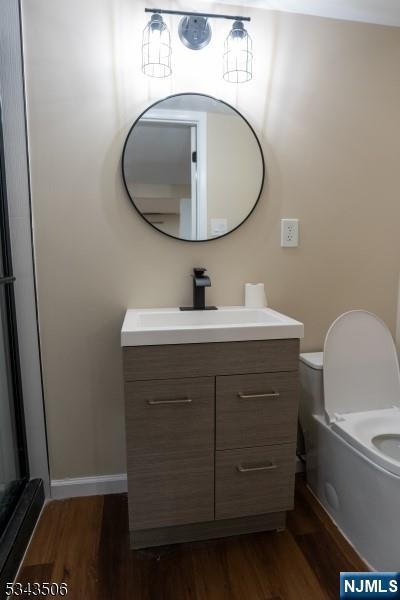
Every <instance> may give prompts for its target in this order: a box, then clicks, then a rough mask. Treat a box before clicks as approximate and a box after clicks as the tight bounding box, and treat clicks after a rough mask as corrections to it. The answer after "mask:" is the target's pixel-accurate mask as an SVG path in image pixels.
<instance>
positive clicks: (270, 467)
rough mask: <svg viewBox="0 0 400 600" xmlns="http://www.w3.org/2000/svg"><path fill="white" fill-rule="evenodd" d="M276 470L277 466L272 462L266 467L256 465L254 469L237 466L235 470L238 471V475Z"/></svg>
mask: <svg viewBox="0 0 400 600" xmlns="http://www.w3.org/2000/svg"><path fill="white" fill-rule="evenodd" d="M277 468H278V466H277V465H276V464H275V463H273V462H270V463H268V464H267V465H258V466H254V467H251V466H248V467H245V466H244V465H238V466H237V470H238V471H239V473H251V472H254V471H274V470H275V469H277Z"/></svg>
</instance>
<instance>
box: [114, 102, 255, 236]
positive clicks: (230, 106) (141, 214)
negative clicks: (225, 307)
mask: <svg viewBox="0 0 400 600" xmlns="http://www.w3.org/2000/svg"><path fill="white" fill-rule="evenodd" d="M180 96H202V97H203V98H210V99H211V100H214V101H215V102H220V103H221V104H224V105H225V106H228V107H229V108H230V109H231V110H233V111H234V112H235V113H236V114H237V115H239V117H241V118H242V119H243V121H244V122H245V123H246V124H247V126H248V127H249V129H250V131H251V132H252V134H253V135H254V138H255V140H256V142H257V146H258V149H259V151H260V156H261V164H262V178H261V185H260V191H259V193H258V196H257V199H256V201H255V202H254V205H253V208H252V209H251V210H250V212H249V213H248V214H247V215H246V217H245V218H244V219H243V221H241V222H240V223H239V224H238V225H236V227H234V228H233V229H231V230H230V231H227V232H226V233H224V234H223V235H219V236H216V237H213V238H207V239H204V240H185V239H184V238H180V237H178V236H176V235H171V234H170V233H166V232H165V231H162V230H161V229H159V228H158V227H156V226H155V225H153V223H150V221H148V220H147V219H146V217H145V216H144V215H143V213H142V212H141V211H140V210H139V208H138V207H137V206H136V203H135V200H134V199H133V198H132V196H131V195H130V193H129V189H128V185H127V182H126V178H125V171H124V159H125V152H126V147H127V144H128V140H129V136H130V135H131V133H132V131H133V129H134V128H135V127H136V125H137V124H138V123H139V121H140V119H141V118H142V117H143V116H144V115H145V114H146V113H147V112H148V111H149V110H151V109H152V108H154V107H155V106H157V105H158V104H160V103H161V102H164V101H165V100H170V99H171V98H178V97H180ZM121 171H122V180H123V182H124V187H125V190H126V193H127V194H128V197H129V200H130V201H131V203H132V204H133V206H134V208H135V210H136V212H137V213H138V214H139V215H140V216H141V218H142V219H143V221H145V222H146V223H147V224H148V225H150V227H152V228H153V229H155V230H156V231H158V233H162V234H163V235H166V236H167V237H169V238H172V239H173V240H178V241H180V242H189V243H204V242H213V241H216V240H221V239H222V238H224V237H226V236H227V235H230V234H231V233H233V232H234V231H236V230H237V229H239V227H241V226H242V225H243V223H245V222H246V221H247V219H249V218H250V216H251V215H252V214H253V212H254V211H255V209H256V207H257V205H258V203H259V200H260V198H261V194H262V192H263V189H264V183H265V171H266V169H265V160H264V153H263V150H262V147H261V143H260V140H259V139H258V136H257V134H256V132H255V131H254V129H253V127H252V126H251V125H250V123H249V121H248V120H247V119H246V118H245V117H244V116H243V115H242V113H241V112H240V111H238V110H237V109H236V108H235V107H234V106H232V105H231V104H229V103H228V102H225V101H224V100H221V99H219V98H214V96H210V95H209V94H202V93H200V92H180V93H179V94H171V95H170V96H166V97H165V98H162V99H161V100H157V101H156V102H153V104H150V106H148V107H147V108H146V110H144V111H143V112H142V113H141V114H140V115H139V116H138V118H137V119H136V120H135V122H134V123H133V125H132V127H131V128H130V129H129V131H128V134H127V136H126V139H125V142H124V146H123V149H122V160H121Z"/></svg>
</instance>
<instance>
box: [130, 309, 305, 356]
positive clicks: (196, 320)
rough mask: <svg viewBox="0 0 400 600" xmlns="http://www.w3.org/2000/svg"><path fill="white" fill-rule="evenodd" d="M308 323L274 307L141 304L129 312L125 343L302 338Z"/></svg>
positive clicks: (150, 344)
mask: <svg viewBox="0 0 400 600" xmlns="http://www.w3.org/2000/svg"><path fill="white" fill-rule="evenodd" d="M303 335H304V326H303V324H302V323H300V322H299V321H295V320H294V319H291V318H290V317H286V316H285V315H282V314H281V313H278V312H276V311H275V310H272V309H271V308H245V307H243V306H220V307H219V308H218V310H204V311H188V312H182V311H180V310H179V309H178V308H138V309H129V310H127V312H126V315H125V319H124V323H123V325H122V331H121V346H152V345H160V344H200V343H205V342H240V341H246V340H249V341H250V340H279V339H284V338H302V337H303Z"/></svg>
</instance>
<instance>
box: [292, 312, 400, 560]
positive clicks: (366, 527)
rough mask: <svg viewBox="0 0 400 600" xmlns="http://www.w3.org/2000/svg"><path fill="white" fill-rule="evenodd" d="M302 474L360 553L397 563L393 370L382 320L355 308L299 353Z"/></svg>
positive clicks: (396, 381) (398, 425) (399, 493)
mask: <svg viewBox="0 0 400 600" xmlns="http://www.w3.org/2000/svg"><path fill="white" fill-rule="evenodd" d="M300 361H301V362H300V381H301V402H300V415H299V416H300V424H301V427H302V429H303V433H304V440H305V448H306V458H307V481H308V484H309V485H310V487H311V489H312V491H313V492H314V494H315V495H316V496H317V498H318V499H319V500H320V502H321V503H322V504H323V506H324V507H325V508H326V510H327V511H328V512H329V514H330V515H331V516H332V518H333V519H334V521H335V522H336V523H337V525H338V527H339V528H340V529H341V530H342V532H343V533H344V535H345V536H346V537H347V538H348V539H349V541H350V542H351V543H352V545H353V546H354V547H355V548H356V550H357V551H358V552H359V554H360V555H361V556H362V557H363V558H364V560H365V561H366V562H367V563H368V564H369V565H370V566H371V567H372V568H374V569H376V570H386V571H398V570H400V372H399V363H398V357H397V353H396V348H395V345H394V342H393V338H392V336H391V334H390V331H389V330H388V328H387V327H386V325H385V324H384V323H383V322H382V321H381V320H380V319H379V318H378V317H376V316H375V315H373V314H371V313H368V312H366V311H363V310H356V311H351V312H348V313H345V314H344V315H342V316H340V317H339V318H338V319H337V320H336V321H335V322H334V323H333V325H332V326H331V328H330V329H329V331H328V333H327V336H326V339H325V347H324V353H322V352H317V353H311V354H310V353H309V354H302V355H301V356H300Z"/></svg>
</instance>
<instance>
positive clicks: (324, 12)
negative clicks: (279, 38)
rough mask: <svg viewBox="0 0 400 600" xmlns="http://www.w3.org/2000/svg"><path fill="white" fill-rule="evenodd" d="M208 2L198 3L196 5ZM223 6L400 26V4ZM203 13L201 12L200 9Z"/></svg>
mask: <svg viewBox="0 0 400 600" xmlns="http://www.w3.org/2000/svg"><path fill="white" fill-rule="evenodd" d="M203 2H207V3H208V4H209V1H208V0H198V1H197V2H196V4H198V3H199V4H200V3H203ZM219 2H220V3H222V4H230V5H233V6H236V7H237V6H241V7H242V9H243V12H245V9H246V7H254V8H266V9H269V10H282V11H285V12H295V13H300V14H305V15H316V16H320V17H328V18H331V19H345V20H347V21H363V22H366V23H379V24H381V25H395V26H397V27H399V26H400V0H238V1H237V2H235V1H232V0H219ZM199 10H201V9H199Z"/></svg>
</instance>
